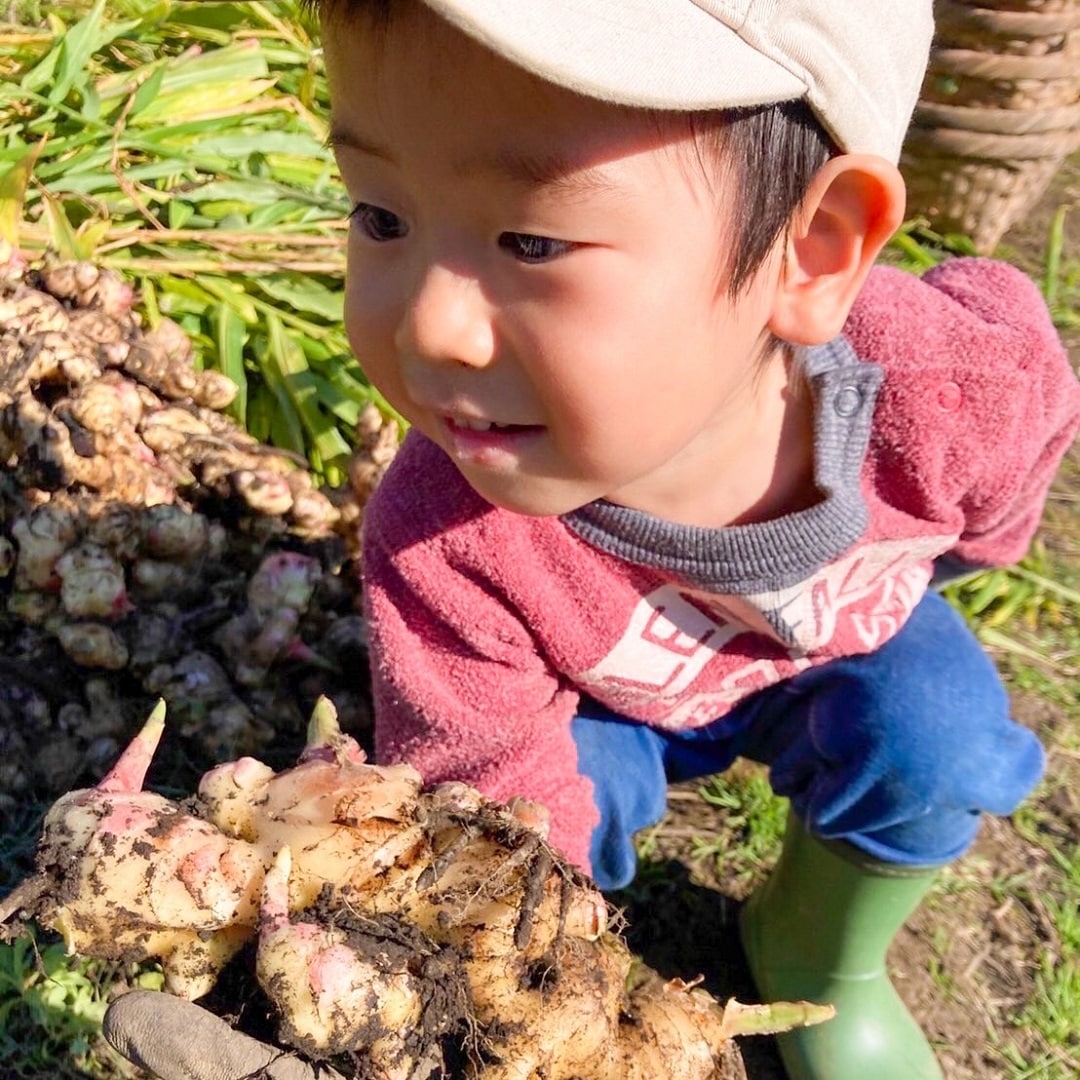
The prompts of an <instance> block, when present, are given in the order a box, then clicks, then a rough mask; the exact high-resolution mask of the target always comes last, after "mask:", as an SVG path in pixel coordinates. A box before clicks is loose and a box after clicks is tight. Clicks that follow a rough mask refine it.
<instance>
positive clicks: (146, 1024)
mask: <svg viewBox="0 0 1080 1080" xmlns="http://www.w3.org/2000/svg"><path fill="white" fill-rule="evenodd" d="M104 1033H105V1038H106V1039H108V1041H109V1044H110V1045H111V1046H112V1047H113V1049H115V1050H117V1051H118V1052H119V1053H121V1054H122V1055H123V1056H124V1057H126V1058H127V1059H128V1061H130V1062H132V1063H133V1064H135V1065H138V1066H139V1067H140V1068H143V1069H146V1070H148V1071H149V1072H151V1073H153V1074H154V1075H155V1076H158V1077H160V1078H161V1080H253V1078H256V1077H258V1078H259V1080H342V1076H341V1074H340V1073H338V1072H335V1071H334V1070H333V1069H330V1068H326V1067H322V1066H320V1067H318V1068H317V1069H316V1068H315V1067H313V1066H312V1065H310V1064H308V1062H306V1061H301V1060H300V1059H299V1058H296V1057H293V1056H291V1055H290V1054H288V1053H287V1052H286V1051H284V1050H279V1049H278V1048H277V1047H274V1046H267V1045H266V1043H261V1042H259V1041H258V1040H257V1039H253V1038H251V1036H250V1035H245V1034H243V1033H242V1032H239V1031H234V1030H233V1029H232V1028H231V1027H229V1025H228V1024H227V1023H226V1022H225V1021H224V1020H222V1019H221V1018H220V1017H217V1016H215V1015H214V1014H213V1013H210V1012H207V1011H206V1009H203V1008H200V1007H199V1006H198V1005H195V1004H193V1003H192V1002H190V1001H184V1000H183V999H182V998H178V997H173V996H172V995H171V994H165V993H157V992H155V991H153V990H133V991H131V993H129V994H124V996H123V997H120V998H117V999H116V1001H114V1002H113V1003H112V1005H110V1006H109V1010H108V1012H106V1013H105V1023H104Z"/></svg>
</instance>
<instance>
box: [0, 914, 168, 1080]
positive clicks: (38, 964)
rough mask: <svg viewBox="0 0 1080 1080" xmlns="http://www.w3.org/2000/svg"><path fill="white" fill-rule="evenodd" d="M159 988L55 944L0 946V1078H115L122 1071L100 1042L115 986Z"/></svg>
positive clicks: (150, 977)
mask: <svg viewBox="0 0 1080 1080" xmlns="http://www.w3.org/2000/svg"><path fill="white" fill-rule="evenodd" d="M121 981H123V982H126V983H128V984H130V985H138V986H140V987H142V988H144V989H161V984H162V980H161V976H160V975H159V974H158V973H157V972H154V971H145V972H144V971H140V970H139V969H136V968H132V967H130V966H128V967H125V966H124V965H120V964H112V963H106V962H103V961H97V960H81V959H75V958H72V957H69V956H67V955H66V954H65V952H64V947H63V945H62V944H60V943H59V942H47V943H46V942H41V943H39V941H38V939H37V937H36V936H34V935H27V936H26V937H22V938H19V939H17V940H16V941H14V942H13V943H11V944H0V1075H3V1076H5V1077H19V1076H27V1077H37V1076H51V1077H60V1076H101V1077H105V1076H117V1075H120V1074H121V1073H123V1072H130V1070H129V1069H126V1068H125V1067H124V1066H123V1064H122V1062H121V1060H120V1058H119V1057H118V1056H117V1055H115V1054H114V1053H113V1052H112V1051H111V1050H110V1049H109V1048H108V1047H106V1046H105V1045H104V1044H103V1043H102V1040H101V1020H102V1017H103V1016H104V1015H105V1009H106V1006H107V1004H108V996H109V994H110V992H111V991H112V990H113V989H114V988H115V987H116V986H117V984H118V983H119V982H121Z"/></svg>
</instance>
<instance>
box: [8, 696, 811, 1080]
mask: <svg viewBox="0 0 1080 1080" xmlns="http://www.w3.org/2000/svg"><path fill="white" fill-rule="evenodd" d="M163 718H164V707H163V706H160V705H159V707H158V708H157V709H156V710H155V711H154V713H153V714H152V715H151V717H150V719H149V721H148V722H147V724H146V726H145V728H144V729H143V731H142V732H141V733H140V734H139V735H138V736H137V737H136V739H135V740H134V741H133V742H132V744H131V745H130V746H129V747H128V749H127V750H126V751H125V753H124V755H123V756H122V757H121V758H120V760H119V761H118V762H117V764H116V765H115V766H114V768H113V769H112V770H111V771H110V773H109V774H108V775H107V776H106V777H105V779H104V780H102V781H101V782H100V783H99V784H98V786H97V787H94V788H90V789H84V790H80V791H75V792H71V793H70V794H68V795H65V796H64V797H63V798H61V799H59V800H58V801H57V802H56V804H55V805H54V806H53V807H52V808H51V810H50V811H49V813H48V815H47V816H46V819H45V824H44V829H43V836H42V840H41V843H40V845H39V850H38V859H37V871H36V873H35V874H34V875H33V877H31V878H30V879H28V880H27V881H26V882H24V883H23V885H21V886H20V887H19V888H18V889H16V890H15V892H14V893H13V894H12V895H11V896H10V897H8V898H7V899H6V900H5V901H4V902H3V903H2V904H0V921H4V922H6V921H7V920H9V919H11V918H12V917H13V916H15V915H16V914H22V915H23V917H34V918H36V919H37V920H38V921H39V922H40V923H41V924H43V925H45V926H47V927H50V928H53V929H55V930H57V931H59V932H60V933H61V934H62V935H63V937H64V940H65V942H66V944H67V946H68V948H69V949H70V950H71V951H73V952H78V953H80V954H83V955H87V956H95V957H101V958H106V959H118V960H119V959H123V960H145V959H151V958H153V959H157V960H159V961H160V963H161V966H162V969H163V971H164V974H165V982H166V988H167V989H168V990H169V991H171V992H172V993H174V994H177V995H180V996H182V997H185V998H189V999H195V998H199V997H201V996H203V995H205V994H206V993H207V992H208V991H209V990H210V989H211V988H212V987H213V985H214V983H215V981H216V980H217V978H218V976H219V975H220V973H221V971H222V969H223V968H224V967H225V965H226V964H227V963H228V962H229V961H230V960H231V959H232V958H233V957H234V956H235V955H236V954H237V953H238V952H239V951H240V950H241V948H242V947H243V946H244V945H245V944H248V943H253V946H254V955H255V964H254V966H255V977H256V978H257V980H258V983H259V985H260V986H261V988H262V991H263V993H264V994H265V995H266V997H267V998H268V999H269V1001H270V1002H271V1003H272V1006H273V1008H274V1010H275V1012H276V1015H277V1017H278V1022H279V1029H278V1035H279V1039H280V1041H281V1042H282V1044H283V1045H284V1046H286V1047H290V1048H292V1049H294V1050H296V1051H298V1052H299V1053H301V1054H302V1055H304V1056H306V1057H308V1058H311V1059H314V1060H324V1059H333V1061H334V1063H335V1065H336V1066H337V1067H338V1068H339V1069H343V1070H344V1071H346V1072H350V1071H351V1074H352V1075H353V1076H354V1077H356V1078H357V1080H424V1078H429V1077H461V1078H468V1080H541V1078H543V1080H635V1078H640V1080H646V1078H647V1080H708V1078H711V1077H713V1076H714V1075H716V1074H717V1067H718V1062H720V1060H721V1059H722V1058H723V1057H724V1056H725V1054H727V1052H728V1051H729V1050H730V1040H731V1038H732V1037H733V1036H734V1035H737V1034H740V1033H742V1032H745V1031H754V1032H760V1031H768V1030H782V1029H784V1028H787V1027H791V1026H794V1025H796V1024H801V1023H813V1022H817V1021H818V1020H821V1019H825V1018H826V1017H827V1016H828V1015H829V1013H830V1010H828V1009H821V1008H818V1007H815V1006H809V1005H806V1004H805V1003H798V1004H793V1005H785V1004H780V1005H773V1006H743V1005H739V1004H738V1003H737V1002H734V1001H732V1002H729V1003H728V1004H727V1005H726V1006H721V1005H719V1004H718V1003H717V1002H716V1001H715V1000H714V999H713V998H712V997H710V996H709V995H708V994H707V993H706V992H705V991H704V990H702V989H700V988H698V987H696V986H695V985H694V984H693V983H684V982H682V981H680V980H671V981H664V980H663V979H661V978H660V977H659V976H657V975H655V973H652V972H650V971H649V970H648V969H647V968H645V967H644V965H642V964H640V963H639V962H638V961H636V960H635V958H634V957H633V956H632V955H631V953H630V951H629V950H628V948H627V946H626V944H625V942H624V941H623V939H622V937H621V936H620V935H619V933H618V932H617V930H616V929H615V928H614V927H613V926H612V924H611V919H610V916H609V910H608V907H607V904H606V902H605V901H604V898H603V897H602V896H601V894H600V893H599V891H598V890H597V889H596V887H595V886H594V885H593V884H592V882H590V881H589V880H588V879H587V878H586V877H584V876H583V875H582V874H580V873H579V872H578V871H576V870H575V869H574V868H573V867H571V866H569V865H568V864H567V863H565V862H564V861H563V860H562V859H561V858H560V857H559V855H558V854H557V853H556V852H555V851H553V850H552V849H551V848H550V847H549V846H548V845H547V843H546V842H545V840H544V837H543V835H542V830H543V823H544V821H545V814H544V811H543V810H542V808H540V807H537V806H536V805H535V804H532V803H528V802H524V801H519V802H516V803H511V804H509V805H503V804H499V803H494V802H491V801H489V800H487V799H485V798H483V797H482V796H481V795H480V794H479V792H477V791H476V790H475V789H473V788H471V787H469V786H468V785H466V784H463V783H450V784H443V785H439V786H437V787H434V788H431V789H429V790H424V788H423V786H422V783H421V778H420V775H419V774H418V773H417V772H416V771H415V770H414V769H412V768H411V767H409V766H407V765H397V766H389V767H380V766H375V765H371V764H368V763H367V762H366V761H365V759H364V753H363V751H362V750H361V749H360V747H359V746H358V745H357V743H356V742H355V741H354V740H353V739H352V738H350V737H348V736H346V735H343V734H342V733H341V732H340V730H339V729H338V726H337V720H336V716H335V715H334V712H333V708H332V706H331V705H330V703H329V701H327V700H326V699H322V700H321V701H320V702H319V704H318V705H317V706H316V709H315V712H314V714H313V717H312V721H311V725H310V728H309V737H308V744H307V746H306V748H305V749H304V751H303V753H302V754H301V756H300V760H299V762H298V763H297V764H296V765H295V766H294V767H293V768H291V769H287V770H284V771H283V772H280V773H275V772H274V771H273V770H272V769H270V768H269V767H268V766H266V765H264V764H262V763H261V762H259V761H256V760H255V759H253V758H241V759H239V760H237V761H233V762H230V763H228V764H225V765H220V766H218V767H217V768H215V769H212V770H211V771H210V772H208V773H207V774H206V775H205V776H204V777H203V779H202V782H201V783H200V785H199V790H198V793H197V794H196V795H195V796H193V797H192V798H191V799H188V800H186V801H185V802H183V803H177V802H172V801H170V800H168V799H166V798H164V797H162V796H160V795H157V794H154V793H152V792H147V791H143V790H142V787H143V782H144V778H145V775H146V771H147V768H148V766H149V764H150V761H151V758H152V756H153V753H154V749H155V748H156V745H157V742H158V739H159V737H160V735H161V731H162V727H163Z"/></svg>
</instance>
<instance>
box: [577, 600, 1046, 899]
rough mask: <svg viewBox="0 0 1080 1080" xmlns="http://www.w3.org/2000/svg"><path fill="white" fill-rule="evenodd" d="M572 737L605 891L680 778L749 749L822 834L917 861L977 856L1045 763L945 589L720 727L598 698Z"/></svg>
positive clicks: (596, 871) (887, 858)
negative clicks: (848, 653)
mask: <svg viewBox="0 0 1080 1080" xmlns="http://www.w3.org/2000/svg"><path fill="white" fill-rule="evenodd" d="M572 730H573V735H574V740H575V742H576V744H577V752H578V768H579V770H580V771H581V772H582V773H583V774H584V775H585V776H588V777H589V778H590V779H591V780H592V782H593V785H594V791H595V795H594V797H595V799H596V803H597V806H598V807H599V809H600V815H601V821H600V824H599V826H598V827H597V829H596V831H595V832H594V834H593V837H592V847H591V852H590V854H591V857H592V865H593V876H594V877H595V879H596V881H597V883H598V884H599V885H600V886H601V888H604V889H614V888H620V887H621V886H623V885H626V884H628V883H629V882H630V880H631V879H632V878H633V876H634V871H635V868H636V856H635V852H634V846H633V834H634V833H635V832H636V831H637V830H638V829H642V828H644V827H646V826H648V825H652V824H654V823H655V822H657V821H659V820H660V818H661V817H662V816H663V813H664V810H665V806H666V801H667V785H668V783H669V782H672V781H678V780H688V779H690V778H692V777H696V776H706V775H710V774H712V773H717V772H722V771H723V770H724V769H726V768H727V767H728V766H729V765H731V763H732V762H733V761H734V760H735V758H736V757H746V758H750V759H752V760H754V761H759V762H763V763H764V764H766V765H768V766H769V779H770V782H771V784H772V787H773V790H774V791H775V792H776V793H777V794H778V795H782V796H785V797H787V798H789V799H790V800H791V808H792V810H793V812H794V813H795V814H796V815H797V816H798V817H799V819H800V820H801V821H802V822H803V824H804V825H805V826H806V828H807V829H808V830H809V831H810V832H811V833H813V834H815V835H817V836H820V837H824V838H828V839H838V840H846V841H848V842H849V843H851V844H853V845H855V846H856V847H858V848H860V849H861V850H863V851H865V852H867V853H868V854H870V855H871V856H873V857H874V858H877V859H880V860H882V861H884V862H892V863H902V864H905V865H912V866H932V865H937V864H941V863H946V862H949V861H950V860H951V859H954V858H956V857H957V856H958V855H961V854H962V853H963V852H964V851H965V850H967V848H968V847H969V846H970V844H971V842H972V841H973V840H974V839H975V834H976V832H977V831H978V827H979V816H980V814H981V813H982V812H983V811H986V812H989V813H992V814H1008V813H1010V812H1011V811H1013V810H1014V809H1015V808H1016V807H1017V805H1019V803H1020V802H1021V801H1022V800H1023V799H1024V797H1025V796H1026V795H1027V794H1028V793H1029V792H1030V791H1031V789H1032V788H1033V787H1034V786H1035V784H1036V783H1037V781H1038V779H1039V777H1040V776H1041V775H1042V771H1043V767H1044V755H1043V751H1042V747H1041V746H1040V745H1039V741H1038V739H1037V738H1036V737H1035V735H1034V734H1033V733H1032V732H1030V731H1028V730H1027V729H1026V728H1024V727H1021V726H1020V725H1019V724H1017V723H1015V722H1014V721H1013V720H1012V719H1011V718H1010V716H1009V700H1008V696H1007V694H1006V692H1005V688H1004V686H1002V684H1001V680H1000V679H999V678H998V674H997V671H996V669H995V667H994V665H993V663H992V661H991V660H990V658H989V657H988V656H987V655H986V653H985V652H984V651H983V649H982V646H981V645H980V644H979V642H978V640H977V639H976V638H975V637H974V635H973V634H972V633H971V632H970V631H969V630H968V628H967V626H966V625H965V624H964V621H963V619H961V618H960V616H959V615H958V614H957V613H956V612H955V611H954V610H953V609H952V608H951V607H950V606H949V605H948V604H947V603H946V601H944V600H943V599H942V598H941V597H940V596H938V595H937V594H935V593H928V594H927V595H926V596H925V597H924V598H923V600H922V601H921V602H920V603H919V605H918V606H917V607H916V609H915V611H914V612H912V615H911V618H910V619H909V620H908V622H907V623H906V624H905V626H904V628H903V629H902V630H901V631H900V633H899V634H897V635H896V636H895V637H894V638H892V639H891V640H890V641H888V642H887V643H886V644H885V645H883V646H882V647H881V648H879V649H878V650H877V651H876V652H873V653H869V654H867V655H865V656H853V657H848V658H844V659H840V660H833V661H830V662H829V663H827V664H824V665H822V666H820V667H816V668H811V669H810V670H808V671H804V672H801V673H800V674H798V675H796V676H794V677H793V678H791V679H788V680H787V681H785V682H782V683H779V684H777V685H776V686H773V687H770V688H768V689H766V690H762V691H759V692H758V693H756V694H754V695H752V696H751V697H750V698H748V699H747V700H745V701H744V702H742V703H741V704H740V705H739V706H738V707H737V708H735V709H734V710H733V711H732V712H730V713H728V714H727V715H726V716H725V717H724V718H723V719H722V720H719V721H717V722H716V723H714V724H711V725H709V726H707V727H704V728H697V729H695V730H692V731H680V732H666V731H659V730H656V729H654V728H650V727H646V726H645V725H643V724H638V723H635V722H633V721H629V720H627V719H626V718H624V717H621V716H618V715H617V714H615V713H612V712H610V711H608V710H606V709H605V708H604V707H603V706H601V705H598V704H597V703H596V702H594V701H591V700H588V699H583V701H582V703H581V708H580V711H579V713H578V715H577V716H576V717H575V719H574V721H573V727H572Z"/></svg>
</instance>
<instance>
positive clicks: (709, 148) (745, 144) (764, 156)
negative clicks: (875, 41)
mask: <svg viewBox="0 0 1080 1080" xmlns="http://www.w3.org/2000/svg"><path fill="white" fill-rule="evenodd" d="M397 3H399V0H304V6H305V7H306V8H308V9H309V10H310V11H312V12H314V13H316V14H318V15H319V16H320V17H321V18H322V19H323V21H324V22H328V21H332V20H337V19H349V18H352V17H355V16H358V15H360V14H361V13H362V14H363V16H364V17H365V18H366V19H368V20H370V22H371V25H372V26H373V27H374V28H375V29H376V31H378V32H385V30H386V29H387V28H388V26H389V24H390V20H391V18H392V15H393V8H394V6H395V4H397ZM649 112H650V114H651V115H652V116H653V117H654V119H655V120H656V122H657V125H658V127H659V128H660V129H661V130H665V129H669V128H670V127H671V126H672V125H675V124H678V125H686V129H687V130H688V132H689V133H690V135H691V136H692V137H693V141H694V145H695V147H696V151H697V157H698V161H699V163H700V165H701V167H702V168H703V169H705V170H706V172H707V174H708V175H709V176H710V177H714V176H716V175H717V173H720V174H722V175H723V176H724V179H725V183H726V184H729V185H730V187H729V189H728V190H730V191H732V192H733V196H734V198H733V206H734V207H735V213H734V214H733V215H732V219H731V220H732V225H733V230H734V234H733V235H732V236H731V237H730V242H729V244H728V253H727V255H726V257H725V258H724V259H723V260H722V262H721V273H722V280H723V281H724V282H725V286H726V289H727V291H728V293H729V295H731V296H733V297H734V296H737V295H738V294H739V293H740V292H741V291H742V289H743V288H744V287H745V286H746V285H748V284H749V282H750V280H751V279H752V277H753V275H754V273H755V272H756V271H757V270H758V268H759V267H760V266H761V265H762V263H763V262H764V261H765V259H766V258H767V257H768V254H769V252H770V251H771V250H772V248H773V245H774V244H775V242H776V241H777V239H778V238H779V237H781V236H782V235H784V234H785V233H786V231H787V228H788V225H789V224H790V222H791V218H792V215H793V214H794V213H795V211H796V210H797V209H798V206H799V204H800V203H801V202H802V199H803V196H804V195H805V194H806V191H807V188H808V187H809V185H810V181H811V180H812V179H813V177H814V174H815V173H816V172H817V171H818V169H820V168H821V167H822V165H824V164H825V162H826V161H828V160H829V158H831V157H832V156H834V155H835V154H837V153H838V152H839V151H838V148H837V147H836V145H835V143H834V142H833V140H832V139H831V138H830V136H829V134H828V132H827V131H826V130H825V128H824V127H823V126H822V124H821V122H820V121H819V120H818V118H817V117H816V116H815V115H814V113H813V112H812V110H811V109H810V106H809V105H807V103H806V102H805V101H783V102H779V103H777V104H775V105H759V106H753V107H750V108H740V109H716V110H707V111H702V112H686V113H681V112H675V111H670V112H669V111H662V110H649Z"/></svg>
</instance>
